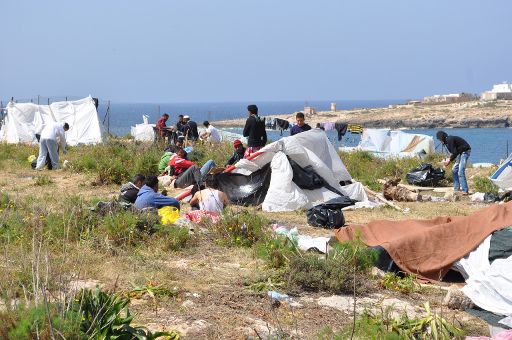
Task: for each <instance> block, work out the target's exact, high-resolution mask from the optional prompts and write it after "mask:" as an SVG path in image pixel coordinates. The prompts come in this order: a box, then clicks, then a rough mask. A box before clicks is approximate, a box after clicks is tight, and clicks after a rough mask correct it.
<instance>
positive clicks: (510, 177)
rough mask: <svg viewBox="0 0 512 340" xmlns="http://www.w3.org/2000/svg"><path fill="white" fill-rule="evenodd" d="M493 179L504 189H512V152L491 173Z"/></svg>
mask: <svg viewBox="0 0 512 340" xmlns="http://www.w3.org/2000/svg"><path fill="white" fill-rule="evenodd" d="M491 181H492V182H493V183H494V184H496V185H497V186H498V187H499V188H500V189H502V190H505V191H510V190H512V154H510V156H508V158H507V159H506V160H505V161H504V162H503V163H502V164H501V165H500V166H499V167H498V170H496V171H495V172H494V173H493V174H492V175H491Z"/></svg>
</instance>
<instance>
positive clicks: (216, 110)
mask: <svg viewBox="0 0 512 340" xmlns="http://www.w3.org/2000/svg"><path fill="white" fill-rule="evenodd" d="M333 102H335V103H336V107H337V109H338V110H348V109H356V108H357V109H361V108H377V107H387V106H389V105H396V104H400V103H404V102H405V101H404V100H329V101H320V100H312V101H274V102H272V101H267V102H254V103H252V102H251V103H248V102H212V103H162V104H158V103H140V104H137V103H116V102H111V103H110V107H109V115H106V113H107V107H106V106H105V105H101V104H100V106H99V107H98V116H99V118H100V121H101V122H102V123H103V125H104V126H106V125H107V123H108V125H109V131H110V133H112V134H115V135H119V136H124V135H127V134H129V133H130V127H131V126H133V125H135V124H139V123H142V121H143V120H142V119H143V118H142V115H147V116H148V117H149V122H150V123H155V122H156V120H157V119H158V118H159V117H160V116H161V115H162V114H163V113H164V112H166V113H168V114H169V115H170V122H172V123H174V122H175V121H176V120H177V116H178V115H179V114H183V115H189V116H190V117H191V119H192V120H195V121H196V122H198V123H199V124H200V123H201V122H202V121H204V120H209V121H216V120H226V119H236V118H244V117H246V116H247V110H246V108H247V105H248V104H256V105H258V108H259V112H260V114H261V115H263V116H272V115H278V114H289V113H293V112H297V111H300V110H303V109H304V106H312V107H314V108H315V109H316V110H317V111H327V110H330V107H331V103H333ZM168 124H169V123H168ZM227 130H229V131H231V132H235V133H241V129H240V128H228V129H227ZM443 130H445V131H446V132H447V133H448V134H449V135H456V136H460V137H462V138H464V139H466V140H467V141H468V142H469V144H470V145H471V146H472V148H471V156H470V162H471V163H494V164H499V162H500V160H503V159H505V158H506V157H507V155H508V154H509V153H510V152H512V128H470V129H461V128H454V129H450V128H445V129H443ZM403 131H404V132H412V133H421V134H426V135H430V136H432V137H434V140H435V134H436V132H437V131H438V129H414V130H403ZM326 133H327V136H328V137H329V140H330V141H331V142H332V143H333V145H334V146H335V147H336V148H337V147H339V146H356V145H357V144H358V143H359V142H360V135H357V134H351V133H347V135H345V137H343V138H342V140H341V141H338V138H337V133H336V131H327V132H326ZM267 135H268V138H269V139H270V140H273V141H275V140H278V139H280V138H282V137H286V136H289V131H284V132H283V133H282V134H281V133H280V132H279V131H274V130H269V131H267ZM436 150H438V151H439V152H442V149H441V146H440V145H439V143H438V142H437V140H436Z"/></svg>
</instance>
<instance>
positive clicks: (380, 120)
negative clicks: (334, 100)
mask: <svg viewBox="0 0 512 340" xmlns="http://www.w3.org/2000/svg"><path fill="white" fill-rule="evenodd" d="M262 114H263V115H265V113H264V112H262ZM272 117H273V118H281V119H286V120H289V121H290V122H294V121H295V113H289V114H281V115H272ZM306 121H307V123H308V124H309V125H311V126H313V127H314V126H315V125H316V123H322V122H336V121H341V122H346V123H351V124H361V125H363V126H364V127H367V128H392V129H397V128H408V129H431V128H445V127H452V128H484V127H485V128H490V127H500V128H502V127H510V126H511V125H512V100H500V101H492V102H481V101H472V102H464V103H454V104H437V105H432V104H430V105H428V104H415V105H393V106H391V107H388V108H372V109H353V110H339V111H336V112H334V111H320V112H317V113H315V114H311V115H307V116H306ZM244 123H245V118H241V119H233V120H222V121H217V122H215V123H214V124H215V125H216V126H218V127H228V126H230V127H237V126H243V125H244Z"/></svg>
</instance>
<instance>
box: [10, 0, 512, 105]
mask: <svg viewBox="0 0 512 340" xmlns="http://www.w3.org/2000/svg"><path fill="white" fill-rule="evenodd" d="M0 13H2V19H1V20H0V32H1V37H2V44H1V45H0V46H1V47H0V98H1V99H3V100H5V99H7V98H10V97H12V96H14V97H15V98H34V97H37V95H41V96H46V97H53V96H77V97H84V96H87V95H89V94H91V95H93V96H95V97H99V98H101V99H105V100H106V99H110V100H112V101H117V102H139V103H171V102H233V101H251V102H256V101H282V100H283V101H284V100H306V99H308V100H332V99H339V100H342V99H346V100H366V99H416V98H421V97H423V96H427V95H434V94H446V93H458V92H470V93H480V92H482V91H485V90H488V89H490V88H491V87H492V85H493V84H497V83H500V82H503V81H509V82H510V81H512V67H511V65H510V60H511V56H512V44H510V32H512V20H510V13H512V1H510V0H493V1H485V0H481V1H477V0H450V1H446V0H444V1H443V0H432V1H420V0H388V1H383V0H350V1H349V0H316V1H311V0H308V1H306V0H216V1H214V0H186V1H185V0H181V1H175V0H152V1H132V0H123V1H121V0H108V1H100V0H89V1H69V0H59V1H57V0H46V1H40V0H32V1H25V0H2V1H0Z"/></svg>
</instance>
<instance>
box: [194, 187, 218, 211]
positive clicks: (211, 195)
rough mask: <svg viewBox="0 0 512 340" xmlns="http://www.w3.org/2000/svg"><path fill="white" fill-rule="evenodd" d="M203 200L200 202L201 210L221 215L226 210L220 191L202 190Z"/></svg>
mask: <svg viewBox="0 0 512 340" xmlns="http://www.w3.org/2000/svg"><path fill="white" fill-rule="evenodd" d="M200 194H201V200H200V201H199V209H201V210H206V211H213V212H218V213H221V212H222V209H224V203H223V202H222V200H221V198H220V197H219V191H218V190H215V189H210V188H207V189H204V190H201V193H200Z"/></svg>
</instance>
